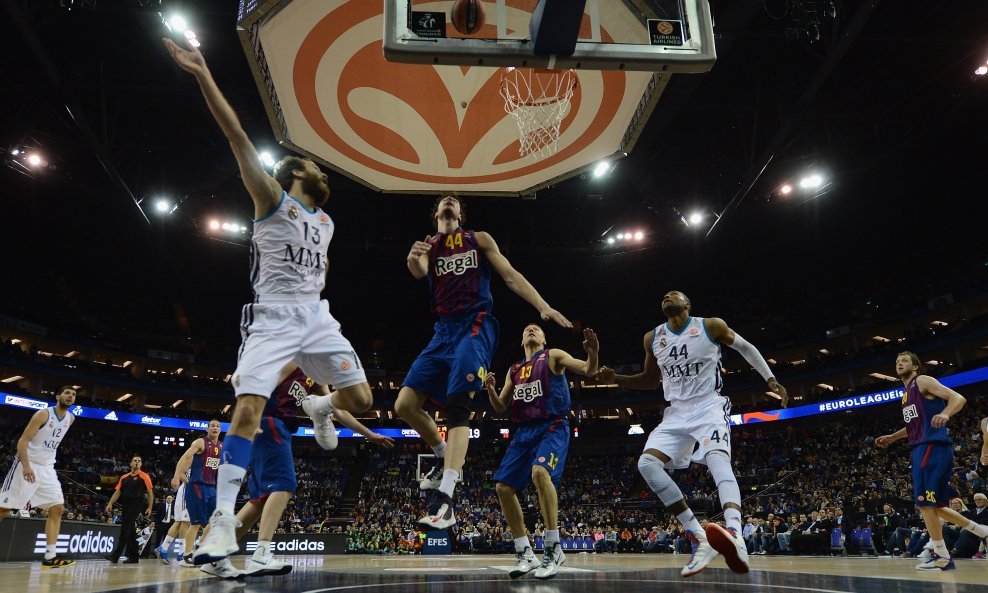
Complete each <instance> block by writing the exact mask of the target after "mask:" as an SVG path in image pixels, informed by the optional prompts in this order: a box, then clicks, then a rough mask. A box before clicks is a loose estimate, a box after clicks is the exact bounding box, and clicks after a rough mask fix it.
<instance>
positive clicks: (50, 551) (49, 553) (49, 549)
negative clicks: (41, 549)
mask: <svg viewBox="0 0 988 593" xmlns="http://www.w3.org/2000/svg"><path fill="white" fill-rule="evenodd" d="M56 545H57V544H51V545H46V546H45V560H51V559H52V558H54V557H55V556H56V554H55V546H56Z"/></svg>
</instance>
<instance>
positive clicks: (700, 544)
mask: <svg viewBox="0 0 988 593" xmlns="http://www.w3.org/2000/svg"><path fill="white" fill-rule="evenodd" d="M701 533H702V532H701ZM697 535H698V534H697V533H694V532H692V531H687V532H686V537H687V538H689V540H690V541H691V542H696V547H695V548H694V549H693V554H692V555H691V556H690V561H689V562H688V563H687V564H686V566H684V567H683V572H682V573H680V574H682V575H683V576H684V577H691V576H693V575H695V574H697V573H699V572H702V571H703V569H704V568H706V567H707V565H708V564H710V563H711V562H712V561H713V559H714V558H716V557H717V550H715V549H714V548H713V546H711V545H710V543H709V542H707V538H706V536H704V538H703V539H700V538H698V537H697Z"/></svg>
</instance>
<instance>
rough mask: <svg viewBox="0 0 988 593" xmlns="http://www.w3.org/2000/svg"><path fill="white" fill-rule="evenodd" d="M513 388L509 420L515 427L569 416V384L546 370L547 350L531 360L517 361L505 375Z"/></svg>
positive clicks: (547, 365) (548, 369)
mask: <svg viewBox="0 0 988 593" xmlns="http://www.w3.org/2000/svg"><path fill="white" fill-rule="evenodd" d="M508 374H509V375H510V377H511V383H512V384H513V385H514V395H513V397H512V398H511V420H512V421H513V422H515V423H516V424H528V423H529V422H541V421H543V420H548V419H550V418H565V417H566V416H567V415H568V414H569V407H570V397H569V381H568V380H567V379H566V373H565V372H563V374H561V375H557V374H555V373H553V372H552V369H550V368H549V351H548V350H539V351H538V352H536V353H535V355H534V356H532V358H531V360H519V361H518V362H516V363H515V364H513V365H511V371H509V373H508Z"/></svg>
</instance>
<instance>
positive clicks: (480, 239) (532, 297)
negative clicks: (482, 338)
mask: <svg viewBox="0 0 988 593" xmlns="http://www.w3.org/2000/svg"><path fill="white" fill-rule="evenodd" d="M476 236H477V246H478V247H480V250H481V251H482V252H483V254H484V257H486V258H487V261H489V262H491V266H492V267H493V268H494V271H496V272H497V273H498V275H499V276H500V277H501V278H502V279H503V280H504V283H505V284H507V285H508V288H510V289H511V292H513V293H515V294H517V295H518V296H520V297H521V298H523V299H525V301H526V302H527V303H528V304H529V305H531V306H533V307H535V309H536V310H537V311H538V312H539V315H541V316H542V319H543V320H544V321H550V320H551V321H554V322H556V323H557V324H558V325H560V326H562V327H567V328H572V327H573V324H572V323H571V322H570V320H569V319H566V317H565V316H564V315H563V314H562V313H560V312H559V311H556V310H555V309H553V308H552V307H550V306H549V303H547V302H545V299H543V298H542V296H541V295H540V294H539V291H537V290H535V287H534V286H532V283H531V282H529V281H528V280H527V279H526V278H525V277H524V276H522V275H521V274H519V273H518V270H516V269H514V268H513V267H512V266H511V263H510V262H509V261H508V258H506V257H504V255H503V254H502V253H501V250H500V249H498V248H497V243H495V242H494V238H493V237H491V236H490V234H488V233H485V232H483V231H481V232H478V233H477V235H476Z"/></svg>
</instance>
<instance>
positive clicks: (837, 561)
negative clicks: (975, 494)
mask: <svg viewBox="0 0 988 593" xmlns="http://www.w3.org/2000/svg"><path fill="white" fill-rule="evenodd" d="M243 560H244V557H235V558H234V563H235V564H237V565H238V566H242V563H243ZM513 560H514V558H513V557H512V556H506V555H504V556H446V557H434V556H433V557H422V556H390V557H387V556H296V557H293V559H292V562H293V563H294V564H295V569H294V570H293V571H292V573H291V574H289V575H287V576H283V577H266V578H259V579H250V580H247V581H220V580H217V579H213V578H211V577H209V576H207V575H205V574H203V573H201V572H200V571H199V570H198V569H194V568H180V567H178V566H174V565H173V566H165V565H163V564H161V563H159V562H158V561H157V560H153V559H152V560H146V561H145V560H142V561H141V564H139V565H137V566H133V565H111V564H109V563H107V562H105V561H97V560H83V561H79V562H78V563H77V564H76V565H75V566H72V567H69V568H66V569H61V570H42V569H41V567H40V565H39V564H38V563H27V562H17V563H15V562H12V563H7V564H0V593H95V592H97V591H119V592H121V593H125V592H126V593H207V592H217V593H240V592H241V591H243V592H245V593H268V592H275V591H277V592H282V593H316V592H320V593H322V592H325V593H330V592H336V591H339V592H346V591H358V592H368V593H369V592H370V591H375V592H376V591H382V592H387V593H439V592H445V591H450V592H455V593H505V592H510V593H557V592H573V593H590V592H606V593H618V592H623V591H639V590H640V591H669V592H677V591H717V592H718V593H732V592H738V593H742V592H744V593H756V592H758V593H761V592H764V593H786V592H794V593H795V592H805V593H845V592H850V591H862V592H869V593H871V592H874V593H914V592H915V593H920V592H933V591H937V592H940V593H974V592H978V593H985V592H986V591H988V561H985V560H958V561H956V562H957V570H955V571H952V572H946V573H937V574H927V573H917V572H916V570H915V566H916V564H917V561H916V560H906V559H894V558H856V557H847V558H809V557H754V558H752V563H751V564H752V571H751V572H750V573H748V574H746V575H738V574H734V573H732V572H730V571H729V570H727V568H726V566H725V565H724V564H723V560H720V559H718V560H715V561H714V564H712V565H711V567H710V568H708V569H707V570H706V571H704V572H703V573H701V574H699V575H696V576H694V577H692V578H689V579H684V578H682V577H680V576H679V570H680V568H681V567H682V565H683V564H684V563H685V561H686V557H685V556H681V555H676V556H674V555H671V554H657V555H655V554H650V555H647V556H646V555H641V554H638V555H635V554H608V555H592V554H569V555H567V557H566V564H565V566H564V567H563V569H562V571H561V572H560V574H559V576H557V577H556V578H555V579H553V580H551V581H537V580H535V579H534V578H532V577H531V576H526V577H522V578H520V579H517V580H512V579H510V578H509V577H508V575H507V571H508V569H509V568H510V567H511V565H512V564H513Z"/></svg>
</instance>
